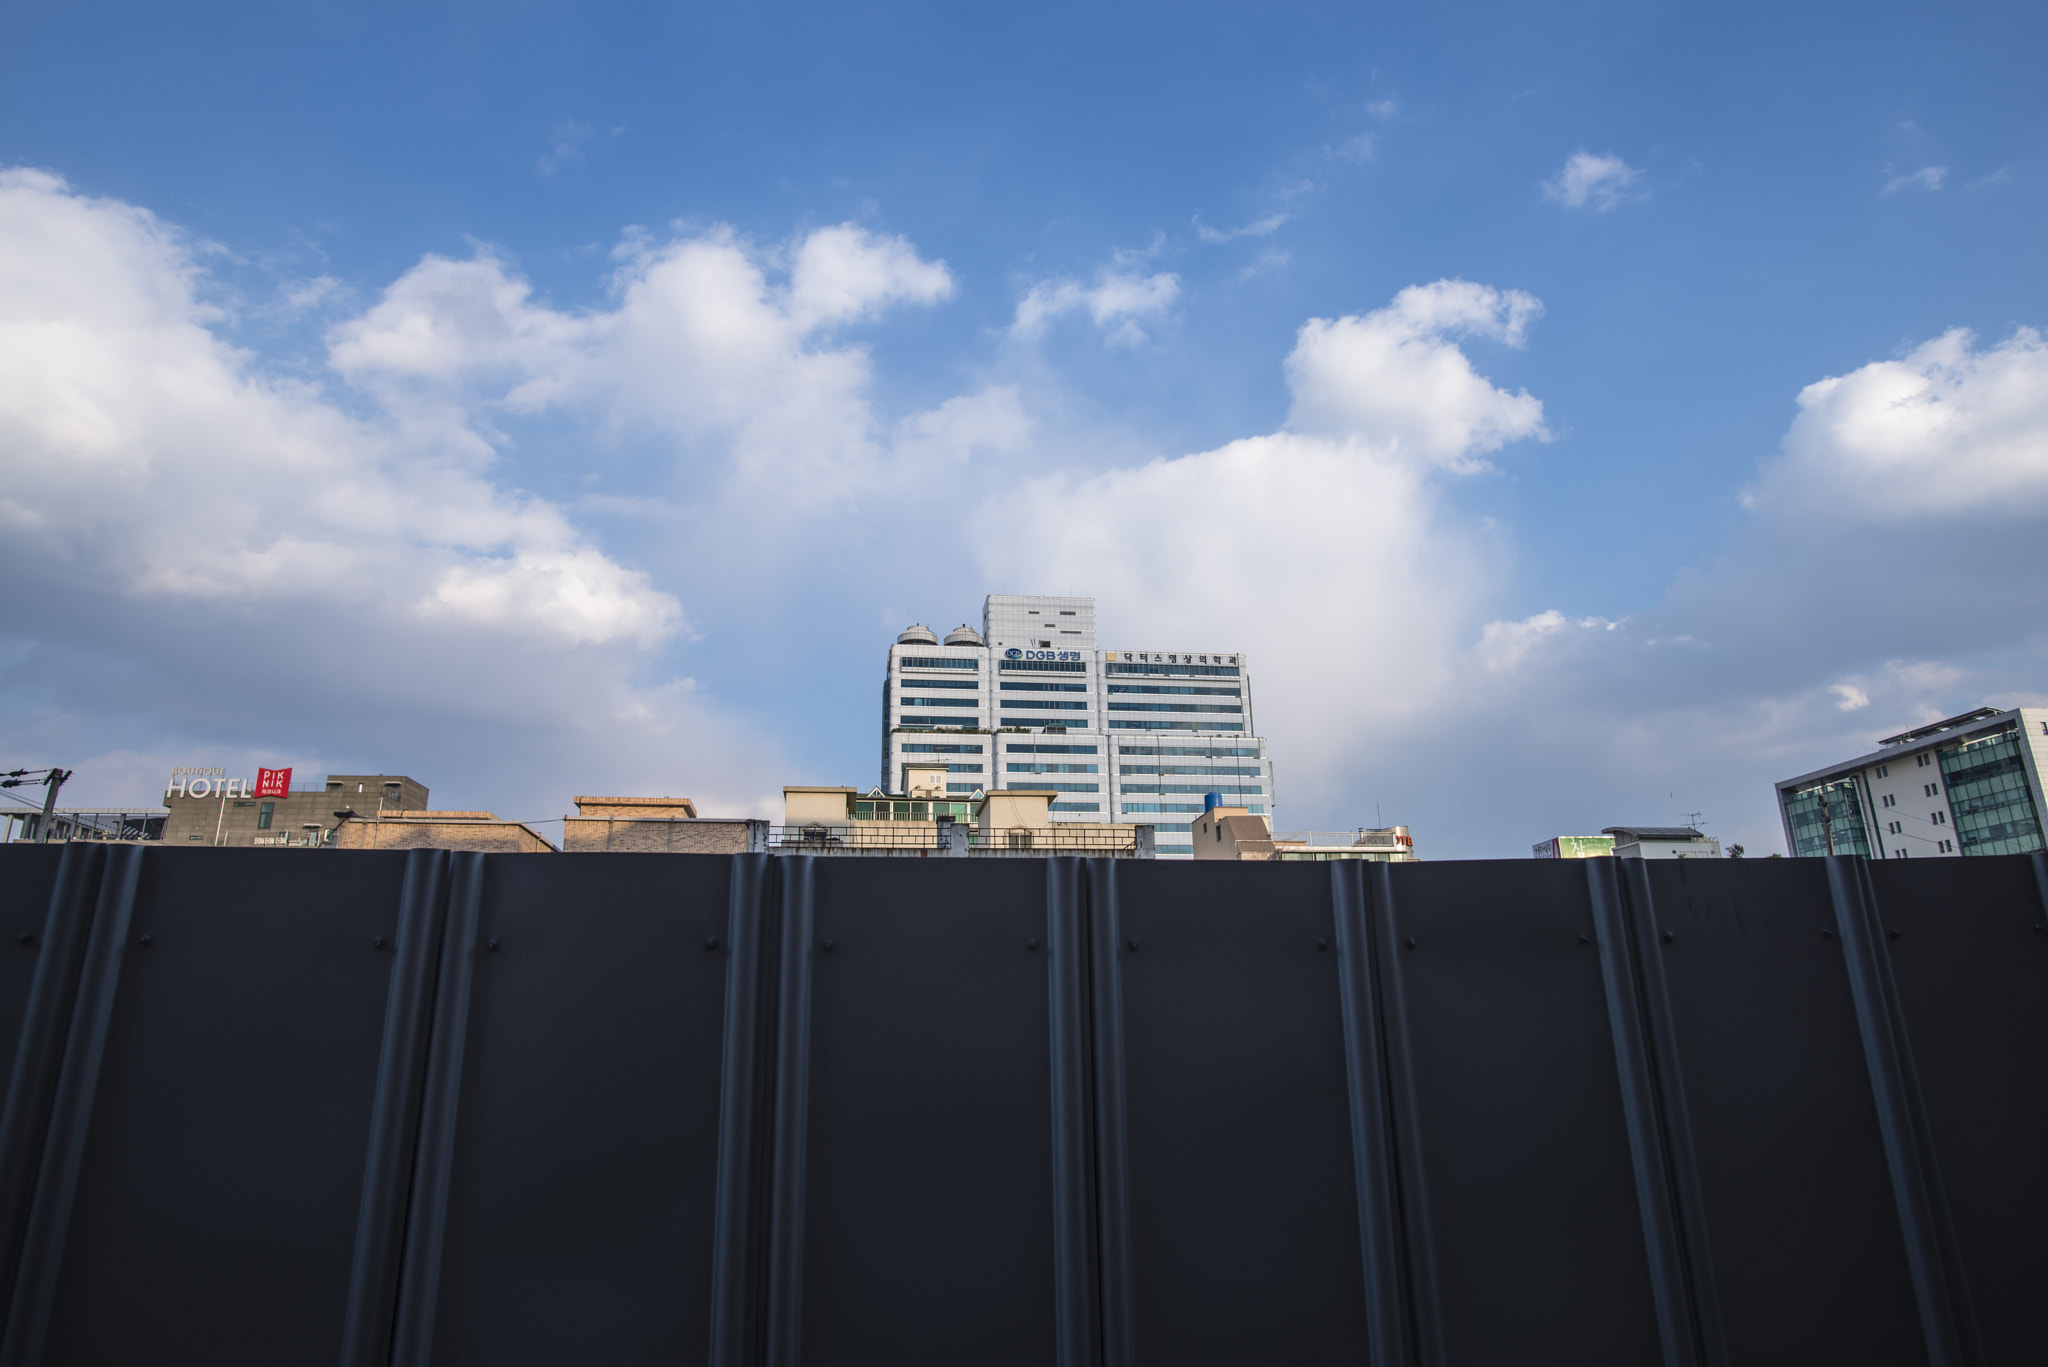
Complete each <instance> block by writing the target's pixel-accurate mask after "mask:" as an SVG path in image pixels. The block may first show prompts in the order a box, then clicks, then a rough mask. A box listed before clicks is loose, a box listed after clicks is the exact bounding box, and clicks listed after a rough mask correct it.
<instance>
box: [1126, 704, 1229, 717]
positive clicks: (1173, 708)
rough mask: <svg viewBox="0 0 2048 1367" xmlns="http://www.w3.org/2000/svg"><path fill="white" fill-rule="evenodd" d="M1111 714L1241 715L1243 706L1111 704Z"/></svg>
mask: <svg viewBox="0 0 2048 1367" xmlns="http://www.w3.org/2000/svg"><path fill="white" fill-rule="evenodd" d="M1109 710H1110V711H1112V712H1219V713H1235V714H1238V715H1242V714H1243V713H1244V705H1243V704H1242V703H1234V702H1113V703H1111V704H1110V705H1109Z"/></svg>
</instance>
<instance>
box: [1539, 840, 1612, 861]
mask: <svg viewBox="0 0 2048 1367" xmlns="http://www.w3.org/2000/svg"><path fill="white" fill-rule="evenodd" d="M1613 853H1614V837H1613V836H1611V835H1554V836H1552V837H1550V839H1548V840H1544V841H1541V842H1539V843H1538V844H1537V845H1536V857H1537V858H1538V859H1598V858H1600V857H1601V856H1603V855H1610V854H1613Z"/></svg>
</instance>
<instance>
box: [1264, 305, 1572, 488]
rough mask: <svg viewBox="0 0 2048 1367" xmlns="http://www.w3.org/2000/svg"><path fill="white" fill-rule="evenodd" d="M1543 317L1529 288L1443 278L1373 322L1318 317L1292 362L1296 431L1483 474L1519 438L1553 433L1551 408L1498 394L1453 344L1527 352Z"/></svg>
mask: <svg viewBox="0 0 2048 1367" xmlns="http://www.w3.org/2000/svg"><path fill="white" fill-rule="evenodd" d="M1542 312H1543V306H1542V304H1540V303H1539V302H1537V300H1536V299H1535V298H1534V297H1532V296H1530V295H1528V294H1524V293H1522V292H1521V291H1519V290H1497V289H1493V288H1491V287H1489V286H1485V285H1475V284H1472V283H1471V282H1469V281H1465V280H1439V281H1437V282H1436V283H1435V284H1433V285H1414V286H1410V287H1409V288H1407V289H1405V290H1402V291H1401V292H1400V294H1398V295H1396V296H1395V297H1394V302H1393V303H1392V304H1391V305H1389V306H1388V307H1387V308H1384V309H1377V310H1375V311H1373V312H1372V313H1368V314H1366V315H1364V316H1363V317H1357V316H1352V317H1345V318H1336V319H1329V318H1316V319H1311V320H1310V321H1309V322H1308V323H1307V324H1306V325H1305V326H1304V327H1303V328H1302V330H1301V334H1300V336H1299V337H1297V338H1296V341H1295V347H1294V353H1293V354H1292V355H1291V356H1289V357H1288V359H1287V377H1288V383H1289V385H1290V387H1291V388H1292V389H1293V392H1294V404H1293V407H1292V409H1291V410H1290V411H1289V413H1288V418H1287V423H1288V426H1289V427H1290V428H1293V429H1296V430H1298V431H1308V432H1324V433H1333V434H1345V435H1355V436H1357V437H1359V438H1360V439H1362V440H1365V441H1368V442H1372V443H1375V444H1376V445H1378V446H1379V447H1380V449H1381V450H1382V451H1383V452H1384V453H1385V454H1386V455H1388V456H1389V457H1391V458H1397V459H1410V460H1419V461H1423V462H1426V463H1430V464H1438V465H1445V466H1448V467H1451V468H1454V469H1471V468H1477V466H1478V465H1480V464H1481V463H1482V462H1481V460H1480V458H1481V457H1482V456H1484V455H1485V454H1487V453H1488V452H1492V451H1496V450H1498V449H1500V447H1501V446H1503V445H1504V444H1506V443H1508V442H1510V441H1516V440H1519V439H1521V438H1523V437H1541V436H1544V435H1546V433H1545V432H1544V428H1543V404H1542V402H1541V401H1540V400H1538V399H1536V398H1533V397H1532V396H1531V395H1529V394H1528V393H1527V392H1526V391H1522V392H1517V393H1513V394H1510V393H1508V392H1506V391H1505V390H1500V389H1496V388H1494V387H1493V385H1491V384H1490V383H1488V382H1487V381H1486V380H1485V379H1484V378H1483V377H1482V376H1480V374H1479V373H1478V372H1477V371H1476V370H1474V369H1473V367H1472V362H1471V360H1470V358H1468V357H1467V356H1466V355H1465V353H1464V352H1463V351H1462V350H1460V349H1459V348H1458V346H1457V345H1456V344H1455V342H1453V341H1452V340H1451V339H1452V338H1455V337H1459V336H1469V337H1480V338H1485V339H1487V340H1490V341H1496V342H1500V343H1503V344H1505V345H1507V346H1516V347H1518V346H1521V345H1522V343H1523V340H1524V338H1525V337H1526V335H1527V332H1528V328H1529V325H1530V324H1531V323H1532V322H1533V321H1534V320H1535V319H1537V318H1538V317H1540V316H1541V315H1542Z"/></svg>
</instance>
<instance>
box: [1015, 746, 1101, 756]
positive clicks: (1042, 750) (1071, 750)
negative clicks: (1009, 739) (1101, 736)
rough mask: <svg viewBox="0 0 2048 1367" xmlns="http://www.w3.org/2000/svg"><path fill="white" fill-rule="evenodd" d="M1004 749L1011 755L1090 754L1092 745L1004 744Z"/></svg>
mask: <svg viewBox="0 0 2048 1367" xmlns="http://www.w3.org/2000/svg"><path fill="white" fill-rule="evenodd" d="M1003 749H1004V751H1005V752H1007V753H1009V754H1012V755H1092V754H1094V753H1095V747H1094V746H1092V745H1005V746H1004V747H1003Z"/></svg>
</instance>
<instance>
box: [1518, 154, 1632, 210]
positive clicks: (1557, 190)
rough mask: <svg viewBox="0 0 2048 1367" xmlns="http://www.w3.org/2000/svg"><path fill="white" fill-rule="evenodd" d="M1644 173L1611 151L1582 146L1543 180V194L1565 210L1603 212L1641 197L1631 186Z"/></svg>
mask: <svg viewBox="0 0 2048 1367" xmlns="http://www.w3.org/2000/svg"><path fill="white" fill-rule="evenodd" d="M1642 175H1643V173H1642V172H1641V171H1640V170H1638V169H1636V168H1635V167H1633V166H1630V165H1629V164H1628V163H1627V162H1625V161H1623V160H1622V159H1621V158H1620V157H1617V156H1614V155H1613V154H1612V153H1607V154H1601V153H1595V152H1588V151H1586V150H1585V149H1584V148H1581V149H1579V150H1578V151H1576V152H1574V153H1572V154H1571V155H1570V156H1569V157H1566V158H1565V163H1564V167H1563V169H1561V170H1560V171H1558V173H1557V174H1556V175H1554V176H1552V177H1551V178H1550V179H1549V180H1546V181H1544V182H1543V196H1544V198H1545V199H1548V200H1550V201H1551V202H1552V203H1554V204H1560V205H1563V206H1564V207H1565V208H1567V209H1592V210H1594V211H1595V212H1598V213H1604V212H1606V211H1607V210H1609V209H1613V208H1616V207H1618V206H1620V205H1622V204H1625V203H1627V202H1628V201H1629V200H1630V199H1634V198H1639V197H1641V195H1642V193H1643V192H1641V191H1638V190H1636V189H1634V188H1633V187H1634V186H1635V184H1636V182H1637V181H1638V180H1640V179H1642Z"/></svg>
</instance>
